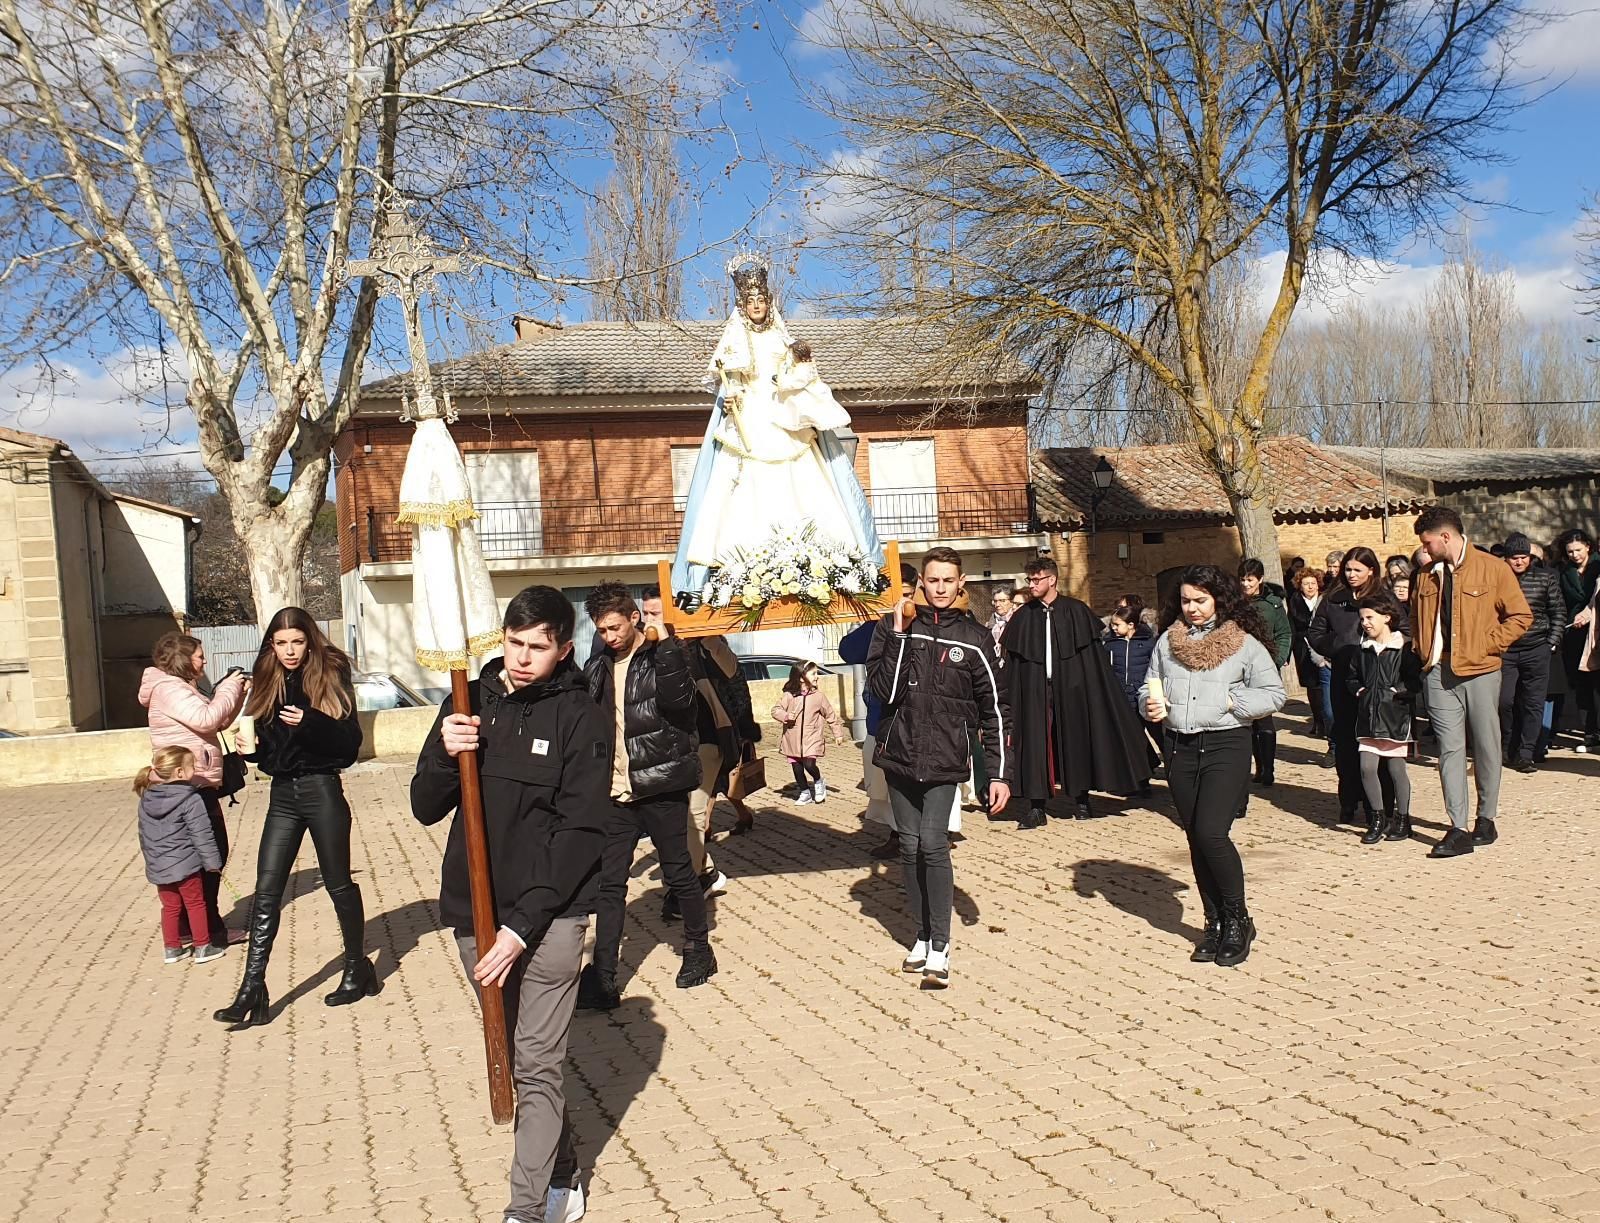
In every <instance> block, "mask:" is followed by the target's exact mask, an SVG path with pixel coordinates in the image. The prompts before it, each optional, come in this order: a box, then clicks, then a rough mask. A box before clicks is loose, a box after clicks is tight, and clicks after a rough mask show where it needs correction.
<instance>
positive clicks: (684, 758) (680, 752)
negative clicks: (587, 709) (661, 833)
mask: <svg viewBox="0 0 1600 1223" xmlns="http://www.w3.org/2000/svg"><path fill="white" fill-rule="evenodd" d="M615 659H616V655H615V654H614V653H613V652H612V650H611V649H610V647H608V646H604V645H602V646H600V647H599V648H597V649H596V650H595V652H594V653H593V654H591V655H590V656H589V661H588V662H587V663H585V664H584V668H583V670H584V676H585V678H586V679H587V680H588V684H589V695H590V696H592V697H593V698H594V703H595V704H596V705H598V706H600V716H601V720H602V721H603V722H604V723H605V727H604V729H605V736H606V745H607V750H608V754H607V756H606V777H607V779H608V780H607V783H606V784H607V793H608V794H609V787H610V781H609V778H610V776H611V756H610V755H609V751H610V748H611V745H612V744H613V743H614V742H615V740H616V725H617V713H616V710H617V706H616V699H617V698H616V693H615V692H614V691H613V689H614V687H615V685H614V684H613V682H612V670H613V668H612V663H613V662H614V661H615ZM696 678H698V677H697V676H696V674H695V666H694V664H693V662H692V660H691V657H690V654H689V651H688V649H687V648H685V646H684V643H683V642H682V641H680V640H679V639H678V638H676V637H664V638H662V639H661V640H660V641H658V642H657V643H656V644H655V645H641V646H640V647H639V648H638V650H636V651H635V652H634V655H633V658H632V660H631V661H630V662H629V663H628V677H627V684H626V691H624V692H623V694H622V700H623V704H624V711H623V715H622V716H623V722H622V733H623V735H624V736H625V737H626V739H627V742H628V788H629V789H630V790H631V791H632V792H633V796H634V798H636V799H639V798H650V797H652V796H653V795H657V794H672V793H675V792H678V791H688V790H693V789H694V788H695V787H696V786H698V785H699V784H700V754H699V748H700V740H699V738H698V737H697V736H696V734H695V723H696V714H697V710H696V705H697V704H698V701H699V694H698V692H697V691H696V689H695V680H696Z"/></svg>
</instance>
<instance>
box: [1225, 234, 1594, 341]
mask: <svg viewBox="0 0 1600 1223" xmlns="http://www.w3.org/2000/svg"><path fill="white" fill-rule="evenodd" d="M1284 260H1285V252H1283V251H1273V252H1272V253H1270V254H1268V255H1265V256H1263V257H1262V258H1261V259H1259V260H1257V262H1256V290H1257V301H1258V303H1259V304H1260V307H1261V309H1262V310H1263V311H1265V310H1267V309H1268V308H1269V307H1270V305H1271V303H1272V300H1273V298H1274V297H1275V296H1276V294H1277V291H1278V282H1279V279H1280V278H1281V276H1282V275H1283V265H1284ZM1443 269H1444V265H1443V263H1442V262H1441V263H1406V262H1401V261H1396V262H1389V263H1379V262H1377V261H1375V260H1371V259H1358V260H1341V261H1339V262H1338V263H1337V264H1328V263H1324V264H1323V265H1321V266H1319V267H1318V268H1317V269H1316V270H1315V272H1314V273H1313V274H1312V275H1311V276H1309V277H1308V278H1307V290H1306V292H1305V294H1304V296H1303V297H1302V298H1301V301H1300V305H1299V307H1298V308H1297V309H1296V311H1295V317H1296V318H1297V319H1300V320H1302V321H1307V322H1322V321H1326V320H1327V319H1328V318H1330V317H1332V316H1333V315H1336V314H1339V313H1341V312H1342V311H1344V310H1346V309H1349V308H1350V307H1352V306H1362V307H1365V308H1368V309H1388V310H1395V311H1404V310H1408V309H1411V308H1412V307H1420V306H1422V305H1423V304H1424V302H1425V301H1426V299H1427V294H1428V290H1429V289H1430V288H1432V286H1433V284H1434V283H1435V282H1436V281H1437V280H1438V278H1439V274H1440V273H1441V272H1442V271H1443ZM1511 270H1512V272H1513V273H1514V274H1515V276H1516V296H1517V306H1518V308H1519V309H1520V310H1521V311H1522V314H1523V317H1524V318H1526V319H1527V320H1528V321H1529V322H1530V323H1542V322H1558V321H1560V320H1563V319H1571V318H1573V317H1575V315H1576V312H1577V310H1578V309H1579V307H1580V302H1579V297H1578V294H1577V292H1576V291H1574V290H1573V289H1571V288H1569V287H1568V286H1569V285H1572V284H1575V283H1577V281H1578V278H1579V275H1580V273H1579V270H1578V268H1577V266H1576V264H1575V263H1573V262H1571V261H1570V260H1566V261H1562V262H1559V263H1541V264H1534V265H1528V264H1522V265H1513V266H1512V268H1511Z"/></svg>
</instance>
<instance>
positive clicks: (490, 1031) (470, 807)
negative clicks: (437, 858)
mask: <svg viewBox="0 0 1600 1223" xmlns="http://www.w3.org/2000/svg"><path fill="white" fill-rule="evenodd" d="M450 694H451V698H452V700H453V703H454V707H455V710H456V712H457V713H469V714H470V713H471V712H472V711H473V710H472V696H471V693H470V691H469V689H468V688H467V673H466V671H465V670H460V671H451V672H450ZM456 765H457V766H458V767H459V768H460V770H461V807H460V810H459V812H458V815H459V816H460V818H461V819H462V820H464V821H465V822H466V834H467V882H468V885H469V886H470V888H471V891H472V933H473V936H474V937H475V938H476V939H477V942H478V958H479V959H480V960H481V959H483V957H484V956H486V955H488V954H489V949H490V948H491V947H493V946H494V940H495V934H496V928H495V920H494V889H493V885H492V883H491V881H490V878H489V839H488V836H487V834H486V833H485V832H484V827H483V789H482V787H480V786H479V784H478V755H477V753H476V752H463V753H462V754H461V755H459V756H457V757H456ZM478 1001H479V1003H480V1004H481V1009H482V1011H483V1049H484V1054H485V1056H486V1057H487V1058H488V1062H489V1112H490V1115H491V1116H493V1117H494V1120H495V1124H496V1125H505V1124H506V1123H507V1122H509V1121H510V1120H511V1118H512V1117H513V1116H514V1115H515V1113H516V1102H515V1098H514V1095H513V1093H512V1084H511V1054H510V1050H509V1049H508V1048H507V1042H506V1000H505V996H504V995H503V994H502V993H501V989H500V986H498V985H480V986H479V987H478Z"/></svg>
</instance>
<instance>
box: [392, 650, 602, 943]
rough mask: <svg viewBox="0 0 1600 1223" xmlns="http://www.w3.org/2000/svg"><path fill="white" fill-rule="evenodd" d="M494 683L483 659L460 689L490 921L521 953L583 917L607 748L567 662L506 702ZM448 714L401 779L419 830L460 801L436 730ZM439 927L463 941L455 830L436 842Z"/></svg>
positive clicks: (463, 901) (496, 677) (461, 840)
mask: <svg viewBox="0 0 1600 1223" xmlns="http://www.w3.org/2000/svg"><path fill="white" fill-rule="evenodd" d="M504 671H505V662H504V660H503V659H498V658H497V659H494V660H493V661H492V662H490V663H489V664H488V665H487V666H485V667H484V669H483V673H482V675H480V676H479V677H478V678H477V679H476V680H474V681H473V682H472V685H471V700H472V706H473V708H474V709H475V710H476V711H477V714H478V717H479V719H480V722H479V727H478V743H479V747H478V771H479V775H480V777H481V778H482V781H483V815H484V825H485V829H486V831H487V834H488V841H489V871H490V874H491V876H492V878H493V880H494V902H495V920H496V921H497V922H498V923H499V924H500V925H502V926H505V927H506V928H507V929H510V930H513V931H515V932H516V934H517V936H518V937H519V938H521V939H522V940H523V941H524V942H526V943H527V944H528V945H529V946H532V945H533V944H534V943H536V942H537V941H538V940H539V938H540V937H541V936H542V935H543V934H544V932H545V931H546V930H547V929H548V928H549V926H550V923H551V922H552V921H554V920H555V919H556V918H558V917H576V916H579V915H581V914H585V913H589V912H592V911H593V909H594V901H595V892H596V885H597V882H598V876H599V868H600V849H601V847H602V846H603V845H604V844H605V817H606V815H607V813H608V812H609V811H610V810H611V802H610V784H611V752H610V739H611V737H610V735H609V734H607V733H606V725H605V720H604V718H603V717H602V716H601V713H600V711H599V710H598V709H596V708H595V704H594V701H593V700H591V699H590V697H589V693H588V691H587V690H586V688H585V685H584V682H583V675H582V673H581V672H580V671H579V670H578V668H577V666H576V665H575V664H573V663H572V662H571V661H570V660H569V661H567V662H565V663H563V664H562V665H561V666H560V667H559V668H557V670H556V673H555V674H554V675H553V676H551V678H550V679H549V680H548V681H546V682H545V683H542V684H528V685H525V686H524V687H522V688H518V689H517V690H516V691H515V692H508V691H507V690H506V686H505V682H504V680H503V679H502V675H503V673H504ZM453 711H454V709H453V704H452V702H451V701H450V700H449V699H446V700H445V703H444V704H443V705H442V706H441V707H440V709H439V718H438V721H436V722H435V723H434V726H433V730H432V732H431V733H430V734H429V735H428V741H427V742H426V743H425V744H424V745H423V748H422V753H421V755H419V756H418V757H417V772H416V775H415V776H414V777H413V778H412V779H411V813H412V815H414V816H415V817H416V818H417V820H418V821H419V822H420V823H423V824H436V823H438V822H439V821H440V820H442V819H444V818H445V816H447V815H449V814H450V812H452V811H454V810H455V809H456V807H457V805H458V804H459V803H460V801H461V772H460V769H459V768H458V766H457V764H456V761H455V760H454V759H453V758H452V757H451V756H450V754H449V753H448V752H446V751H445V750H444V743H443V741H442V739H441V737H440V729H439V728H440V725H441V724H442V723H443V722H444V719H445V718H446V717H448V716H449V715H450V714H451V713H452V712H453ZM439 920H440V921H441V922H442V923H443V924H444V925H446V926H451V927H453V928H455V929H457V930H462V931H470V930H471V929H472V897H471V892H470V890H469V887H468V883H467V841H466V830H465V828H464V827H463V825H462V822H461V821H460V820H456V821H454V822H453V823H452V824H451V826H450V835H449V838H448V839H447V840H446V841H445V850H444V867H443V870H442V878H441V880H440V884H439Z"/></svg>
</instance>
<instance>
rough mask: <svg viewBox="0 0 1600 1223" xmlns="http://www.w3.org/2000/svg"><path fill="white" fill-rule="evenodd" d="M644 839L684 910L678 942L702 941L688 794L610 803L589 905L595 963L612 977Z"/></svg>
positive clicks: (702, 908) (701, 897) (702, 903)
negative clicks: (636, 851)
mask: <svg viewBox="0 0 1600 1223" xmlns="http://www.w3.org/2000/svg"><path fill="white" fill-rule="evenodd" d="M646 836H647V837H649V838H650V843H651V844H652V845H654V846H655V847H656V859H657V861H659V862H660V863H661V877H662V879H664V880H665V881H666V884H667V890H668V891H670V892H671V893H672V894H673V895H674V896H675V897H677V899H678V911H679V912H680V913H682V914H683V941H684V943H685V945H687V944H689V943H704V942H706V941H707V938H708V935H709V932H710V928H709V926H708V925H707V922H706V896H705V892H704V891H703V890H702V889H701V887H700V880H699V878H698V877H697V876H696V875H695V873H694V866H693V865H692V864H691V863H690V861H689V792H688V791H687V790H679V791H674V792H673V793H671V794H655V795H652V796H651V797H649V798H641V799H639V800H638V801H636V802H631V803H616V802H614V803H612V804H611V820H610V822H609V824H608V826H607V828H606V843H605V848H604V849H602V850H601V851H600V888H599V894H598V896H597V897H596V898H595V905H594V967H595V971H596V972H598V973H599V974H600V975H602V976H605V977H615V976H616V973H617V957H618V955H620V954H621V951H622V919H623V915H624V913H625V912H626V911H627V907H628V874H629V872H630V871H631V870H632V868H633V851H634V849H635V847H637V846H638V844H639V838H640V837H646Z"/></svg>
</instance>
